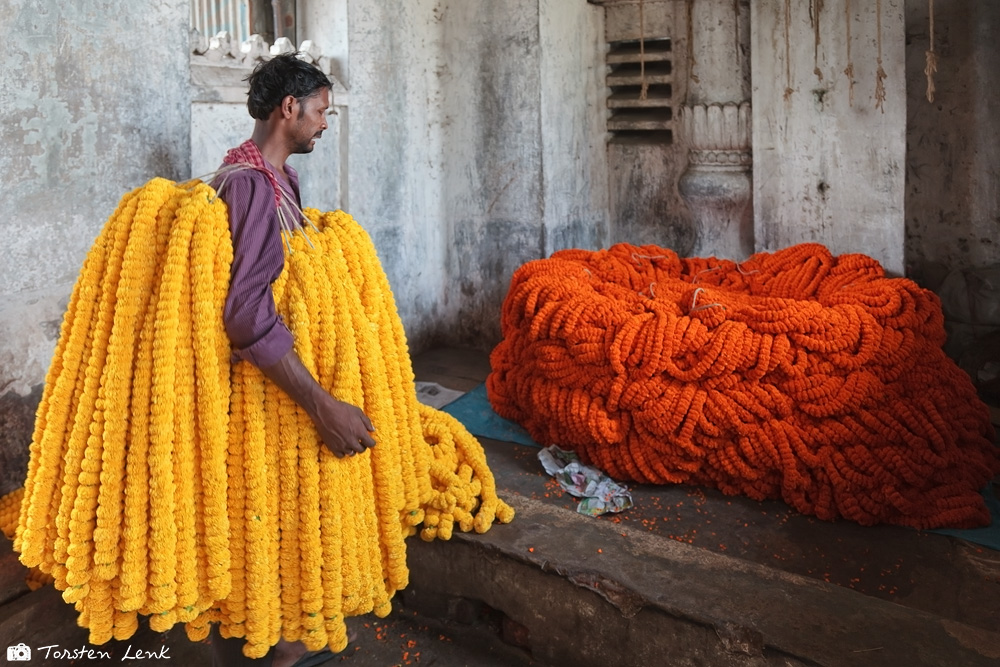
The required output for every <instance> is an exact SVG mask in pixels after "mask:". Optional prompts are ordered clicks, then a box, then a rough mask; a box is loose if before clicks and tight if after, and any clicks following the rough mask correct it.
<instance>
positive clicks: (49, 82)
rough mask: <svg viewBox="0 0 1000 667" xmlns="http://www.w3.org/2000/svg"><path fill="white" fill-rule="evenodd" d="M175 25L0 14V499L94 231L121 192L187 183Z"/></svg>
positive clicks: (49, 9) (17, 469)
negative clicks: (160, 180) (163, 180)
mask: <svg viewBox="0 0 1000 667" xmlns="http://www.w3.org/2000/svg"><path fill="white" fill-rule="evenodd" d="M187 13H188V5H187V3H186V2H182V1H180V0H164V1H161V2H148V1H144V2H139V3H135V2H129V3H126V2H124V0H103V1H96V2H88V3H63V2H54V1H51V0H0V15H2V16H3V17H4V23H3V25H4V28H5V30H4V55H3V59H4V62H3V67H2V68H0V175H2V176H3V180H4V188H3V189H2V190H0V210H3V211H5V212H6V213H7V215H5V216H3V218H0V229H2V231H3V234H4V238H5V243H4V247H3V251H2V257H3V261H2V262H0V425H2V426H3V428H0V471H2V473H0V493H4V492H6V491H9V490H11V489H12V488H15V487H16V486H18V485H19V482H18V481H17V480H19V479H20V478H23V470H24V462H25V461H26V450H27V447H28V444H29V442H30V438H31V425H32V423H33V421H34V411H35V406H36V405H37V401H38V398H39V396H40V387H41V383H42V382H43V380H44V374H45V371H46V369H47V368H48V365H49V361H50V359H51V356H52V350H53V349H54V347H55V341H56V338H57V336H58V325H59V322H60V321H61V319H62V311H63V309H64V308H65V304H66V301H67V299H68V297H69V293H70V290H71V289H72V286H73V281H74V280H75V278H76V275H77V272H78V271H79V268H80V266H81V264H82V262H83V258H84V256H85V254H86V252H87V249H88V248H89V247H90V244H91V243H92V241H93V239H94V238H95V237H96V235H97V233H98V231H99V230H100V228H101V225H102V224H103V223H104V221H105V220H106V218H107V216H108V215H110V213H111V212H112V211H113V210H114V208H115V205H116V204H117V202H118V200H119V198H120V197H121V196H122V195H123V194H124V193H125V192H127V191H128V190H130V189H132V188H134V187H136V186H138V185H141V184H142V183H144V182H145V181H147V180H148V179H150V178H152V177H153V176H165V177H167V178H175V179H176V178H180V177H183V176H186V175H187V172H188V169H189V167H188V160H189V157H188V155H189V138H188V136H189V130H188V127H189V114H190V104H189V101H188V82H187V81H188V70H187V50H186V49H184V48H176V45H178V44H186V43H187V39H188V37H187V30H188V28H187V20H188V19H187ZM153 34H155V35H158V36H159V38H158V39H156V40H151V39H149V35H153ZM12 485H13V486H12Z"/></svg>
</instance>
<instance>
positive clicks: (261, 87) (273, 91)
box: [245, 52, 333, 120]
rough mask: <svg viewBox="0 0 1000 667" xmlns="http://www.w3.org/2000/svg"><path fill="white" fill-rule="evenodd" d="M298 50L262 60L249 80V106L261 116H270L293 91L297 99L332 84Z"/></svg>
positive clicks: (252, 114)
mask: <svg viewBox="0 0 1000 667" xmlns="http://www.w3.org/2000/svg"><path fill="white" fill-rule="evenodd" d="M298 55H299V54H298V52H296V53H283V54H281V55H280V56H274V57H273V58H271V59H270V60H267V61H265V62H262V63H260V64H258V65H257V66H256V67H255V68H254V70H253V73H252V74H250V76H248V77H247V78H246V79H245V80H246V81H249V82H250V90H249V92H247V110H248V111H249V112H250V115H251V116H253V117H254V118H256V119H257V120H267V119H268V117H269V116H270V115H271V112H272V111H274V109H275V108H276V107H277V106H278V105H279V104H281V100H283V99H285V97H286V96H287V95H291V96H292V97H294V98H296V99H297V100H300V101H301V100H302V99H304V98H306V97H309V96H310V95H312V94H313V93H315V92H316V91H318V90H320V89H321V88H327V89H329V88H332V87H333V85H332V84H331V83H330V79H328V78H327V76H326V75H325V74H323V72H322V71H320V69H319V68H318V67H316V66H315V65H311V64H309V63H307V62H306V61H304V60H300V59H299V57H298Z"/></svg>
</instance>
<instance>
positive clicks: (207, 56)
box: [190, 28, 346, 92]
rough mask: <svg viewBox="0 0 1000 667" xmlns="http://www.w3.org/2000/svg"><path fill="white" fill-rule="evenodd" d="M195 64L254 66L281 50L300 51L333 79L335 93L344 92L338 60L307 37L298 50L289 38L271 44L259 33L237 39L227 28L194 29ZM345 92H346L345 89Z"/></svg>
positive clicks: (193, 50)
mask: <svg viewBox="0 0 1000 667" xmlns="http://www.w3.org/2000/svg"><path fill="white" fill-rule="evenodd" d="M190 49H191V58H192V60H191V62H192V64H195V63H198V64H229V65H243V66H247V67H253V66H254V65H256V64H257V63H258V62H260V61H262V60H267V59H268V58H270V57H271V56H275V55H278V54H280V53H292V52H294V51H298V52H299V58H301V59H302V60H305V61H306V62H309V63H312V64H314V65H316V66H317V67H319V68H320V70H322V72H323V73H324V74H326V75H328V76H330V78H331V80H333V81H334V92H339V91H343V90H344V89H343V86H342V85H341V83H340V81H339V80H338V79H337V76H336V73H337V72H336V62H335V61H334V60H333V59H332V58H330V57H329V56H325V55H323V50H322V49H321V48H320V47H319V46H318V45H317V44H316V42H314V41H312V40H311V39H307V40H304V41H303V42H302V43H301V44H299V47H298V49H296V48H295V45H294V44H293V43H292V41H291V40H289V39H288V38H287V37H279V38H278V39H277V40H276V41H275V42H274V44H268V43H267V41H265V40H264V38H263V37H261V36H260V35H250V36H249V37H248V38H247V39H244V40H239V39H236V38H235V37H234V36H233V35H232V34H231V33H229V32H228V31H226V30H223V31H221V32H218V33H215V34H214V36H213V37H208V36H206V35H205V34H203V33H202V32H201V31H199V30H197V29H194V28H192V30H191V46H190ZM345 92H346V91H345Z"/></svg>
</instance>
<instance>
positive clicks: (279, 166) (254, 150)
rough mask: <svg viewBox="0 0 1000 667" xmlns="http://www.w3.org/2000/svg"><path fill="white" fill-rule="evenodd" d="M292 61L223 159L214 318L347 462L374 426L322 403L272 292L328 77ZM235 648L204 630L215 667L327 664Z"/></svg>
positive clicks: (238, 351) (283, 651) (298, 649)
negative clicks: (219, 300)
mask: <svg viewBox="0 0 1000 667" xmlns="http://www.w3.org/2000/svg"><path fill="white" fill-rule="evenodd" d="M297 55H298V54H284V55H279V56H276V57H274V58H272V59H270V60H268V61H267V62H264V63H261V64H259V65H258V66H257V67H256V68H255V69H254V71H253V73H252V74H251V75H250V76H249V77H248V81H249V83H250V90H249V92H248V94H247V95H248V97H247V109H248V110H249V112H250V115H251V116H252V117H253V118H254V119H255V121H256V122H255V124H254V130H253V134H252V135H251V138H250V139H248V140H247V141H245V142H244V143H243V144H241V145H240V146H239V147H237V148H234V149H232V150H230V151H229V152H228V153H227V154H226V158H225V160H224V164H223V167H222V169H221V170H220V171H221V172H222V173H221V174H220V176H219V177H217V178H216V184H217V190H218V193H219V196H220V197H221V198H222V199H223V200H224V201H225V202H226V205H227V207H228V209H229V225H230V230H231V232H232V236H233V264H232V273H231V283H230V287H229V294H228V296H227V298H226V305H225V311H224V313H223V320H224V323H225V327H226V333H227V335H228V336H229V339H230V341H231V342H232V346H233V350H234V360H235V361H240V360H242V361H246V362H248V363H251V364H253V365H254V366H256V367H258V368H259V369H260V370H261V372H262V373H263V374H264V375H265V376H266V377H267V378H268V379H269V380H271V381H272V382H274V383H275V384H276V385H278V386H279V387H280V388H281V389H282V390H284V391H285V392H286V393H287V394H288V395H289V396H290V397H291V398H292V399H293V400H294V401H295V402H296V403H298V405H299V406H301V407H302V409H303V410H304V411H305V412H306V413H307V414H308V415H309V417H310V418H311V419H312V421H313V423H314V424H315V425H316V429H317V431H318V432H319V435H320V437H321V438H322V439H323V442H324V443H325V444H326V446H327V448H329V450H330V451H331V452H332V453H333V454H334V455H336V456H337V457H343V456H353V455H355V454H358V453H361V452H364V451H365V450H366V449H368V448H370V447H373V446H374V445H375V441H374V439H373V438H372V436H371V433H372V432H373V431H374V430H375V429H374V427H373V426H372V424H371V421H370V420H369V419H368V417H367V416H366V415H365V414H364V412H362V411H361V410H360V409H359V408H358V407H356V406H354V405H350V404H348V403H344V402H342V401H339V400H337V399H335V398H334V397H333V396H331V395H330V393H329V392H327V391H326V390H325V389H323V388H322V387H321V386H320V385H319V383H317V382H316V380H315V379H314V378H313V377H312V375H311V374H310V373H309V371H308V370H307V369H306V367H305V366H304V365H303V364H302V361H301V360H300V359H299V356H298V355H297V354H296V352H295V348H294V341H293V339H292V334H291V332H290V331H289V329H288V327H287V326H285V323H284V322H283V321H282V319H281V317H279V316H278V315H277V313H276V310H275V303H274V296H273V294H272V291H271V284H272V283H273V282H274V281H275V280H276V279H277V278H278V276H279V275H280V274H281V271H282V269H283V268H284V261H285V260H284V248H283V241H282V233H283V231H291V230H292V229H296V228H298V226H299V224H300V220H301V219H302V217H301V214H300V210H301V201H300V194H299V180H298V174H297V173H296V171H295V169H293V168H292V167H291V166H289V165H287V164H285V160H286V159H287V158H288V156H289V155H291V154H293V153H309V152H311V151H312V150H313V146H314V145H315V143H316V140H317V139H319V138H320V137H321V136H322V134H323V131H324V130H326V129H327V121H326V114H327V111H328V110H329V108H330V91H331V88H332V86H331V84H330V80H329V79H328V78H327V76H326V75H325V74H323V72H321V71H320V70H319V69H318V68H317V67H315V66H313V65H311V64H309V63H307V62H305V61H303V60H300V59H299V58H298V57H297ZM243 643H244V642H243V639H241V638H230V639H227V638H223V637H222V636H221V635H220V634H219V631H218V627H217V626H213V630H212V648H213V660H214V664H216V665H241V664H255V665H256V664H260V665H270V666H271V667H288V666H289V665H294V666H295V667H307V666H308V665H318V664H320V663H322V662H324V661H325V660H328V659H330V658H331V654H330V652H329V651H328V650H324V651H320V652H316V653H309V652H307V651H306V648H305V646H304V645H303V644H301V643H299V642H295V643H292V642H287V641H285V640H281V641H279V643H278V644H277V645H276V646H274V647H273V648H272V649H271V650H270V651H269V652H268V654H267V655H266V656H264V657H263V658H260V659H258V660H250V659H249V658H246V657H244V655H243V653H242V647H243Z"/></svg>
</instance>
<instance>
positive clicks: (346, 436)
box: [308, 389, 375, 458]
mask: <svg viewBox="0 0 1000 667" xmlns="http://www.w3.org/2000/svg"><path fill="white" fill-rule="evenodd" d="M319 391H321V392H322V395H317V397H316V398H317V400H316V401H315V403H316V407H315V409H314V411H308V412H309V416H310V417H311V418H312V420H313V423H314V424H315V425H316V430H317V431H319V436H320V438H322V439H323V443H324V444H325V445H326V447H327V449H329V450H330V451H331V452H333V454H334V455H335V456H336V457H337V458H341V457H344V456H354V455H355V454H360V453H362V452H364V451H365V450H366V449H369V448H371V447H374V446H375V440H374V438H372V436H371V434H372V433H373V432H374V431H375V427H374V426H372V423H371V421H370V420H369V419H368V415H366V414H365V413H364V412H362V411H361V409H360V408H358V407H357V406H354V405H351V404H350V403H345V402H343V401H338V400H337V399H335V398H333V397H332V396H330V395H329V394H327V393H326V392H324V391H323V390H322V389H320V390H319ZM324 396H325V399H324V398H323V397H324Z"/></svg>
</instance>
